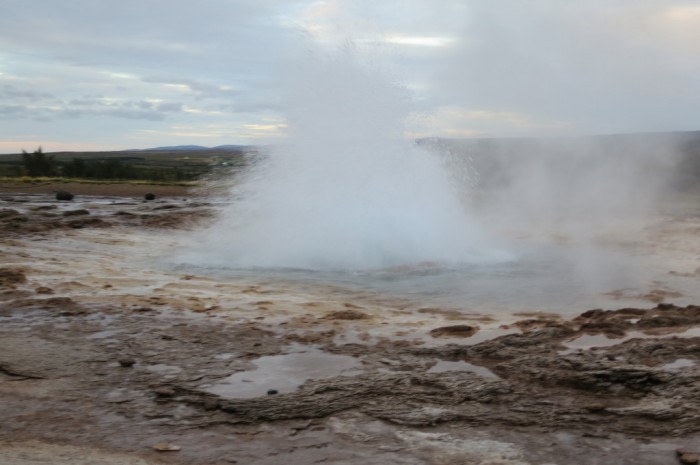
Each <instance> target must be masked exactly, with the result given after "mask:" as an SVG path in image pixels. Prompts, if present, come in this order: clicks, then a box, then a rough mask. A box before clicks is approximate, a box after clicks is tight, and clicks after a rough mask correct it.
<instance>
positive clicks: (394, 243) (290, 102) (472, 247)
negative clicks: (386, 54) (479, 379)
mask: <svg viewBox="0 0 700 465" xmlns="http://www.w3.org/2000/svg"><path fill="white" fill-rule="evenodd" d="M284 85H285V86H286V87H287V88H286V89H285V90H286V92H285V94H286V96H287V97H286V101H285V104H284V107H285V109H286V112H287V113H286V114H287V118H288V126H289V132H290V135H289V138H288V140H287V141H286V143H285V144H284V146H282V147H277V148H275V149H273V150H272V151H271V153H270V154H269V157H268V158H267V159H266V161H265V162H264V163H259V164H258V165H256V166H255V167H254V168H253V169H252V170H251V172H250V173H248V175H247V176H246V177H245V178H244V179H243V180H240V181H239V182H238V183H237V185H236V186H235V187H234V192H235V194H236V195H240V197H239V198H238V199H237V200H236V201H234V202H233V203H232V205H231V207H230V208H228V209H227V210H226V211H224V212H223V215H222V217H221V219H220V221H219V222H218V223H217V224H216V225H215V226H214V227H213V229H211V230H210V231H209V233H208V237H207V238H206V239H205V241H204V242H205V243H206V244H207V248H208V249H209V250H208V253H207V255H208V256H209V257H208V260H211V259H215V260H216V261H217V262H225V263H226V264H228V265H234V266H262V267H295V268H313V269H318V268H320V269H365V268H383V267H390V266H396V265H404V264H411V263H417V262H423V261H437V262H450V263H454V262H482V261H490V260H494V259H501V258H502V254H501V253H500V252H498V251H496V250H494V248H493V246H492V245H491V244H490V243H489V241H488V240H487V238H486V237H485V235H484V234H483V233H482V232H481V231H480V230H479V228H478V227H477V225H476V223H475V221H474V219H473V218H472V217H471V216H470V214H469V212H468V210H467V209H466V206H465V205H464V204H463V203H462V202H460V198H459V196H458V195H457V193H456V191H455V190H454V185H453V184H452V183H450V182H449V181H448V177H447V173H446V171H445V170H444V168H443V165H442V163H441V160H440V159H439V157H437V156H436V155H431V154H430V153H428V152H426V151H425V150H423V149H421V148H419V147H418V146H416V144H415V142H413V141H410V140H407V139H406V138H405V137H404V134H403V130H404V128H403V122H404V119H405V118H406V116H407V115H408V112H409V100H408V95H407V93H406V91H405V89H404V88H403V87H402V86H400V85H398V84H397V83H394V82H392V80H391V79H390V78H389V77H388V76H387V75H385V74H384V73H382V72H380V71H379V70H377V69H375V68H373V67H371V66H363V65H362V64H361V63H359V59H358V57H357V55H356V53H354V52H353V50H352V48H347V49H345V50H343V51H342V52H341V53H339V55H338V56H336V57H331V58H314V59H311V60H309V62H306V63H303V66H299V65H297V67H296V69H294V70H288V72H287V74H286V75H285V83H284Z"/></svg>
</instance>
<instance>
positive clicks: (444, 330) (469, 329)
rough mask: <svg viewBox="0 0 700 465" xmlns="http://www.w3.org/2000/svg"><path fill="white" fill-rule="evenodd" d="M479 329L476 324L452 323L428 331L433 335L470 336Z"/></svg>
mask: <svg viewBox="0 0 700 465" xmlns="http://www.w3.org/2000/svg"><path fill="white" fill-rule="evenodd" d="M477 331H479V327H478V326H469V325H454V326H442V327H440V328H435V329H433V330H431V331H430V335H431V336H433V337H471V336H473V335H474V334H476V332H477Z"/></svg>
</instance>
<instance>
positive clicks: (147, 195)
mask: <svg viewBox="0 0 700 465" xmlns="http://www.w3.org/2000/svg"><path fill="white" fill-rule="evenodd" d="M143 198H144V199H146V200H155V199H156V194H154V193H153V192H149V193H148V194H146V195H144V196H143Z"/></svg>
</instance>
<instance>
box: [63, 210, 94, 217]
mask: <svg viewBox="0 0 700 465" xmlns="http://www.w3.org/2000/svg"><path fill="white" fill-rule="evenodd" d="M89 214H90V212H89V211H88V210H85V209H84V208H80V209H78V210H66V211H64V212H63V216H80V215H89Z"/></svg>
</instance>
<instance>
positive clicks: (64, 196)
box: [56, 191, 74, 200]
mask: <svg viewBox="0 0 700 465" xmlns="http://www.w3.org/2000/svg"><path fill="white" fill-rule="evenodd" d="M73 197H74V195H73V194H71V193H70V192H68V191H58V192H56V200H73Z"/></svg>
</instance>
